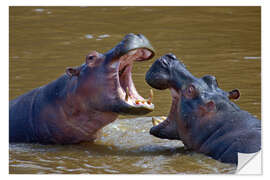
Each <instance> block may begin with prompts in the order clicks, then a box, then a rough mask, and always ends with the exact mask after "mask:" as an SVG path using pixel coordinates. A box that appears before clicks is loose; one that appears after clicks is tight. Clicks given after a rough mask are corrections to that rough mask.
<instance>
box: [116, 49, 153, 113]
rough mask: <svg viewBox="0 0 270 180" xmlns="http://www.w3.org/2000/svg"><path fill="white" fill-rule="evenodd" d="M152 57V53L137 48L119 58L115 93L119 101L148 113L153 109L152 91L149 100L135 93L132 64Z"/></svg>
mask: <svg viewBox="0 0 270 180" xmlns="http://www.w3.org/2000/svg"><path fill="white" fill-rule="evenodd" d="M153 55H154V54H153V52H152V51H150V50H149V49H147V48H138V49H133V50H131V51H129V52H128V53H126V54H125V55H123V56H121V57H120V58H119V61H118V77H117V78H118V80H117V81H118V82H117V91H118V94H119V97H120V99H121V100H122V101H123V102H125V103H126V104H127V105H130V106H132V107H135V108H144V109H148V110H150V111H152V110H153V109H154V104H153V103H152V99H153V91H152V90H151V89H150V95H149V98H147V99H144V98H143V97H142V96H140V94H139V93H138V92H137V90H136V88H135V85H134V83H133V80H132V67H133V62H134V61H144V60H149V59H151V58H152V56H153Z"/></svg>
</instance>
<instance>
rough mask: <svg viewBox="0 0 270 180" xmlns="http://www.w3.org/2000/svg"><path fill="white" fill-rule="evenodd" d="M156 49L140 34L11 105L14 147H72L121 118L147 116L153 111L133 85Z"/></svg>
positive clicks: (10, 120) (98, 54) (10, 121)
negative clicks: (139, 64) (137, 69)
mask: <svg viewBox="0 0 270 180" xmlns="http://www.w3.org/2000/svg"><path fill="white" fill-rule="evenodd" d="M153 56H154V49H153V47H152V46H151V44H150V43H149V41H148V40H147V39H146V38H145V37H144V36H143V35H141V34H138V35H135V34H128V35H126V36H125V37H124V39H123V40H122V41H121V42H120V43H119V44H117V45H116V46H115V47H114V48H113V49H111V50H110V51H108V52H107V53H104V54H101V53H98V52H96V51H94V52H92V53H90V54H88V55H87V56H86V59H85V63H83V64H82V65H81V66H79V67H75V68H71V67H68V68H66V74H64V75H62V76H60V77H59V78H58V79H56V80H55V81H52V82H51V83H49V84H47V85H44V86H41V87H38V88H36V89H33V90H32V91H29V92H28V93H25V94H23V95H21V96H19V97H17V98H16V99H13V100H11V101H10V103H9V116H10V118H9V141H10V142H39V143H43V144H73V143H80V142H85V141H86V142H89V141H93V140H95V139H96V138H97V134H98V131H99V129H101V128H102V127H104V126H106V125H107V124H109V123H111V122H113V121H114V120H115V119H116V118H117V116H118V115H119V114H130V115H142V114H147V113H149V112H151V111H153V109H154V104H152V103H151V99H152V98H151V93H150V98H149V99H147V100H146V99H144V98H143V97H141V96H140V95H139V93H138V92H137V90H136V88H135V85H134V83H133V80H132V74H131V71H132V66H133V63H134V61H143V60H148V59H150V58H152V57H153Z"/></svg>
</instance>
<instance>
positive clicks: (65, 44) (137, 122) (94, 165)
mask: <svg viewBox="0 0 270 180" xmlns="http://www.w3.org/2000/svg"><path fill="white" fill-rule="evenodd" d="M9 10H10V36H9V38H10V45H9V47H10V50H9V52H10V54H9V71H10V76H9V86H10V87H9V98H10V99H14V98H15V97H17V96H19V95H21V94H23V93H25V92H27V91H29V90H31V89H33V88H36V87H38V86H41V85H44V84H47V83H49V82H50V81H52V80H54V79H56V78H57V77H59V76H60V75H61V74H63V73H64V71H65V68H66V67H68V66H77V65H80V64H81V63H82V62H84V58H85V55H86V54H87V53H88V52H90V51H92V50H97V51H99V52H106V51H107V50H109V49H110V48H112V47H113V46H114V45H116V44H117V43H118V42H119V41H120V40H121V39H122V38H123V36H124V35H125V34H127V33H130V32H134V33H142V34H144V35H145V36H146V37H147V38H148V39H149V40H150V41H151V43H152V45H153V46H154V48H155V49H156V51H157V53H156V56H155V57H154V59H152V60H150V61H147V62H137V63H136V64H135V66H134V68H133V80H134V83H135V85H136V88H137V90H138V91H139V93H140V94H141V95H143V96H144V97H147V96H148V94H149V89H150V87H149V86H148V85H147V84H146V83H145V81H144V76H145V72H146V71H147V69H148V68H149V67H150V66H151V64H152V63H153V62H154V60H155V59H156V58H157V57H159V56H161V55H164V54H165V53H168V52H172V53H174V54H175V55H176V56H177V57H178V58H180V59H181V60H182V61H183V62H184V63H185V65H186V66H187V68H188V69H189V70H190V71H191V72H192V73H193V74H194V75H195V76H197V77H201V76H203V75H206V74H210V75H215V76H216V78H217V80H218V83H219V86H220V87H221V88H223V89H224V90H227V91H229V90H232V89H234V88H238V89H240V91H241V97H240V100H238V101H236V104H237V105H239V106H240V107H241V108H242V109H244V110H247V111H249V112H250V113H252V114H253V115H254V116H256V117H257V118H258V119H261V39H260V38H261V34H260V31H261V29H260V28H261V22H260V18H261V17H260V16H261V15H260V14H261V12H260V7H10V9H9ZM154 104H155V107H156V108H155V111H154V112H152V113H150V114H148V115H146V116H145V117H136V116H120V117H119V120H116V121H115V122H114V123H112V124H110V125H108V126H107V127H105V128H104V129H103V134H102V136H101V138H100V139H99V140H97V141H96V142H95V143H94V144H81V145H68V146H61V145H39V144H10V145H9V171H10V173H124V174H127V173H132V174H137V173H155V174H159V173H234V172H235V170H236V167H235V166H233V165H230V164H223V163H220V162H218V161H215V160H213V159H211V158H209V157H206V156H204V155H202V154H198V153H195V152H190V151H187V150H186V149H185V148H184V147H183V144H182V143H181V142H180V141H169V140H161V139H157V138H155V137H152V136H150V135H149V133H148V132H149V129H150V128H151V127H152V124H151V116H162V115H167V114H168V111H169V109H170V104H171V96H170V93H169V91H168V90H164V91H158V90H154Z"/></svg>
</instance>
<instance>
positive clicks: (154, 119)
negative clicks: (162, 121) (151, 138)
mask: <svg viewBox="0 0 270 180" xmlns="http://www.w3.org/2000/svg"><path fill="white" fill-rule="evenodd" d="M152 124H153V126H156V125H158V122H157V119H156V118H154V117H152Z"/></svg>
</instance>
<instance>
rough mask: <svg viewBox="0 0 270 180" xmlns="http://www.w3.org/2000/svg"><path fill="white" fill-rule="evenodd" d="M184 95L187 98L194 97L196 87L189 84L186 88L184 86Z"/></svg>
mask: <svg viewBox="0 0 270 180" xmlns="http://www.w3.org/2000/svg"><path fill="white" fill-rule="evenodd" d="M185 94H186V97H187V98H194V97H195V96H196V88H195V86H194V85H192V84H191V85H189V86H188V87H187V88H186V93H185Z"/></svg>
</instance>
